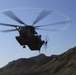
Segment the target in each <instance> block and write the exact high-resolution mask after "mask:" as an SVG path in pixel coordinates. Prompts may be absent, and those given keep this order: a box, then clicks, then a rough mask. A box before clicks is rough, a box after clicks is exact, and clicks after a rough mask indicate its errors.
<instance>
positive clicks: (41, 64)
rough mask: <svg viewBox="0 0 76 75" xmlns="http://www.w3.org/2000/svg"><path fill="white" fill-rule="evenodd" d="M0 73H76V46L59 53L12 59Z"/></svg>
mask: <svg viewBox="0 0 76 75" xmlns="http://www.w3.org/2000/svg"><path fill="white" fill-rule="evenodd" d="M0 75H76V47H74V48H71V49H69V50H67V51H66V52H64V53H62V54H60V55H52V56H49V57H47V56H45V55H44V54H40V55H38V56H35V57H31V58H28V59H26V58H20V59H18V60H14V61H12V62H9V63H8V64H7V65H6V66H4V67H3V68H1V69H0Z"/></svg>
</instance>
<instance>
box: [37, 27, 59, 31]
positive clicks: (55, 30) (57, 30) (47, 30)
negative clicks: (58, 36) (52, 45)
mask: <svg viewBox="0 0 76 75" xmlns="http://www.w3.org/2000/svg"><path fill="white" fill-rule="evenodd" d="M36 29H37V30H46V31H58V30H55V29H43V28H36Z"/></svg>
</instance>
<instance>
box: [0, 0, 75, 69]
mask: <svg viewBox="0 0 76 75" xmlns="http://www.w3.org/2000/svg"><path fill="white" fill-rule="evenodd" d="M13 8H35V9H47V10H50V11H55V12H59V13H61V14H64V15H66V16H68V17H69V19H70V20H71V23H70V26H69V27H68V28H67V29H65V30H63V31H59V32H56V33H52V32H47V31H46V32H42V31H39V32H40V33H42V34H43V33H45V34H48V37H49V42H48V47H47V49H46V50H45V49H41V53H44V54H45V55H47V56H51V55H53V54H55V55H58V54H61V53H63V52H65V51H67V50H68V49H70V48H72V47H75V46H76V34H75V32H76V25H75V22H76V21H75V20H76V15H75V14H76V0H0V22H2V23H5V22H7V23H15V22H14V21H13V20H11V19H8V18H6V17H5V16H4V15H2V13H1V12H3V11H5V10H7V9H13ZM20 12H21V11H20ZM18 13H19V12H18ZM16 14H17V13H16ZM33 15H34V14H33ZM22 16H24V15H22ZM26 17H29V15H28V16H26ZM50 17H51V16H50ZM24 18H25V17H24ZM24 18H23V20H24ZM52 18H53V17H52ZM21 19H22V18H21ZM25 19H27V18H25ZM29 19H30V20H32V18H30V17H29ZM29 19H27V20H26V21H27V23H29V22H30V20H29ZM51 20H53V21H54V19H51ZM42 22H44V21H42ZM47 22H48V21H47ZM44 23H45V22H44ZM8 28H9V27H4V26H3V27H2V26H1V27H0V30H2V29H5V30H6V29H8ZM17 35H18V32H11V33H2V32H0V67H3V66H5V65H6V64H7V63H8V62H11V61H13V60H17V59H19V58H29V57H32V56H36V55H39V52H38V51H31V50H30V49H29V48H28V47H27V48H26V49H23V48H22V47H21V46H20V45H19V44H18V42H17V41H16V39H15V36H17Z"/></svg>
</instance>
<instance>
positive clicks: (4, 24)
mask: <svg viewBox="0 0 76 75" xmlns="http://www.w3.org/2000/svg"><path fill="white" fill-rule="evenodd" d="M0 25H3V26H11V27H21V26H19V25H13V24H6V23H0Z"/></svg>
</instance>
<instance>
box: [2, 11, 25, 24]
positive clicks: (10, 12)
mask: <svg viewBox="0 0 76 75" xmlns="http://www.w3.org/2000/svg"><path fill="white" fill-rule="evenodd" d="M3 14H5V15H6V16H8V17H10V18H12V19H13V20H15V21H17V22H19V23H20V24H25V23H24V22H22V21H21V20H20V19H19V18H18V17H17V16H16V15H15V14H14V13H13V12H12V11H5V12H3ZM25 25H26V24H25Z"/></svg>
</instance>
